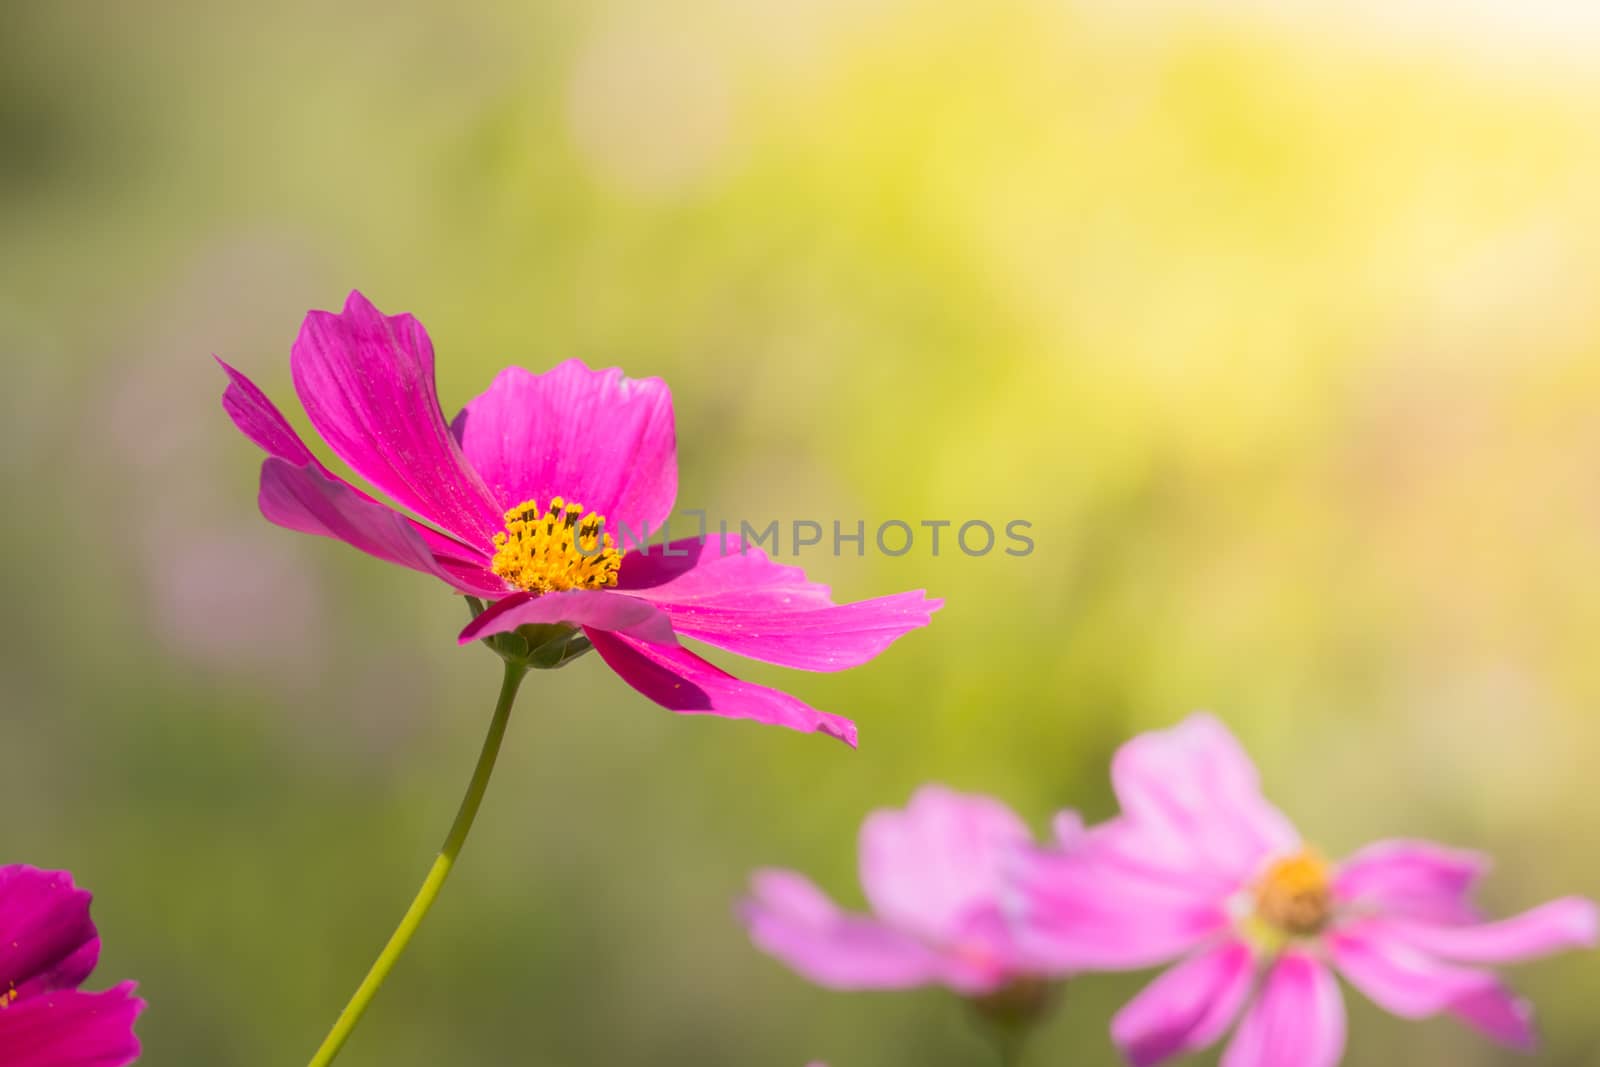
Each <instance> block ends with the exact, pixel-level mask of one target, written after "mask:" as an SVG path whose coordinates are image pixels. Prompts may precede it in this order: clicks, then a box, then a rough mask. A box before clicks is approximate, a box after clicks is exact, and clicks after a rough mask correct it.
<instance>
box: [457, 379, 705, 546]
mask: <svg viewBox="0 0 1600 1067" xmlns="http://www.w3.org/2000/svg"><path fill="white" fill-rule="evenodd" d="M451 429H452V430H453V431H454V433H455V435H456V438H457V439H458V440H459V441H460V442H461V450H462V451H463V452H464V453H465V454H466V457H467V460H468V461H469V462H470V463H471V464H472V465H473V467H474V468H476V469H477V471H478V473H479V474H480V475H482V477H483V480H484V481H485V482H486V483H487V484H488V486H489V488H490V490H491V491H492V492H493V493H494V497H495V499H496V500H497V501H498V502H499V504H500V506H501V509H502V510H505V509H509V508H511V507H514V506H515V505H517V504H520V503H522V502H523V501H526V500H537V501H538V502H539V503H540V504H543V505H546V506H548V505H549V503H550V498H551V497H556V496H559V497H564V498H565V499H566V500H567V501H568V502H572V501H576V502H577V503H579V504H582V505H583V506H584V507H585V508H588V509H589V510H590V511H595V512H598V513H599V514H601V515H603V516H604V517H605V519H606V522H607V524H608V528H609V529H610V531H611V533H612V536H614V537H616V538H617V541H618V543H619V544H622V543H624V538H625V537H631V538H632V539H633V540H634V541H635V542H643V541H644V540H646V539H647V538H648V537H649V536H650V534H649V530H652V529H655V528H656V527H659V526H660V525H661V523H662V522H664V521H665V520H666V518H667V516H668V515H670V514H671V512H672V505H673V501H674V500H676V499H677V496H678V452H677V431H676V429H675V427H674V425H673V419H672V393H671V392H670V391H669V390H668V389H667V386H666V383H665V382H663V381H661V379H659V378H642V379H641V378H627V377H624V376H623V373H622V371H620V370H618V369H616V368H612V369H610V370H590V369H589V368H588V367H587V366H585V365H584V363H583V361H581V360H577V359H569V360H567V361H566V362H565V363H562V364H560V365H559V366H557V367H554V368H552V369H550V370H548V371H546V372H545V373H543V374H534V373H532V372H530V371H526V370H523V369H522V368H521V367H508V368H506V369H505V370H503V371H501V372H500V374H499V375H498V376H497V377H496V378H495V380H494V383H493V384H492V385H490V386H489V389H488V391H487V392H485V393H483V394H482V395H481V396H479V397H477V398H476V399H474V400H473V401H472V402H471V403H469V404H468V405H467V406H466V407H465V408H463V409H462V410H461V414H459V415H457V416H456V419H455V422H454V423H453V424H452V426H451ZM647 527H648V529H647Z"/></svg>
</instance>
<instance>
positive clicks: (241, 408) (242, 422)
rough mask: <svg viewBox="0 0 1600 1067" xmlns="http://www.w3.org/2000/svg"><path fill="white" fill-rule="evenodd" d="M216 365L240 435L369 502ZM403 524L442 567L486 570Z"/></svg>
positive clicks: (478, 560)
mask: <svg viewBox="0 0 1600 1067" xmlns="http://www.w3.org/2000/svg"><path fill="white" fill-rule="evenodd" d="M217 364H218V365H219V366H221V367H222V369H223V371H224V372H226V373H227V375H228V388H227V389H226V390H225V391H224V392H223V394H222V408H223V410H224V411H226V412H227V413H228V417H229V418H231V419H232V420H233V424H234V425H235V426H237V427H238V428H239V431H240V432H241V433H243V434H244V435H245V436H246V437H248V438H249V439H250V440H251V441H254V442H255V443H256V445H257V446H259V447H260V448H261V450H262V451H264V452H266V453H267V454H268V455H269V456H276V457H277V458H278V459H281V460H284V461H285V462H287V463H288V464H289V465H290V466H291V467H304V466H306V465H307V464H310V465H311V466H313V467H315V468H316V470H317V472H318V473H319V474H321V475H323V476H324V477H326V478H328V479H329V480H330V481H335V482H338V483H339V484H341V485H346V486H349V488H350V491H351V492H353V493H355V494H356V495H357V496H359V497H360V498H361V499H363V500H372V497H370V496H369V495H368V494H366V493H364V492H362V491H361V490H360V489H358V488H356V487H355V486H353V485H350V483H349V482H346V481H345V480H344V479H343V478H340V477H339V476H338V475H336V474H334V473H333V472H332V471H331V470H329V469H328V468H327V467H325V466H324V465H323V464H322V461H321V460H319V459H317V457H316V456H314V455H312V453H311V449H309V448H307V447H306V443H305V442H304V441H303V440H301V438H300V435H299V434H297V433H295V432H294V427H292V426H290V425H289V420H288V419H285V418H284V417H283V413H282V412H280V411H279V410H278V409H277V408H276V407H275V406H274V405H273V403H272V401H271V400H269V399H267V395H266V394H265V393H263V392H262V391H261V389H260V388H259V387H258V386H257V385H256V383H255V382H252V381H251V380H250V379H249V378H247V377H245V376H244V375H243V374H241V373H240V372H239V371H237V370H235V369H234V368H232V367H230V366H229V365H228V364H226V363H224V362H223V361H222V360H220V359H219V360H217ZM374 503H376V501H374ZM406 521H407V522H408V523H410V524H411V526H412V528H413V529H415V530H416V531H417V534H418V535H419V536H420V537H421V538H422V539H423V541H425V542H427V545H428V548H429V550H430V551H432V552H433V554H434V556H436V557H438V558H439V560H440V562H441V563H442V564H444V565H446V566H451V567H453V568H456V569H462V570H468V569H471V568H473V567H477V568H479V569H486V566H485V565H486V564H487V563H488V560H489V557H488V555H487V554H485V553H484V552H483V551H482V550H480V549H478V548H474V547H472V546H470V545H465V544H462V543H461V542H460V541H457V540H456V539H455V538H453V537H450V536H448V535H446V534H442V533H440V532H439V531H438V530H435V529H433V528H432V527H429V526H424V525H423V524H422V523H420V522H416V521H414V520H412V519H410V518H407V519H406ZM493 581H494V582H495V583H496V588H498V589H502V590H503V587H504V583H503V582H500V580H499V579H497V578H496V579H493ZM497 595H500V594H497Z"/></svg>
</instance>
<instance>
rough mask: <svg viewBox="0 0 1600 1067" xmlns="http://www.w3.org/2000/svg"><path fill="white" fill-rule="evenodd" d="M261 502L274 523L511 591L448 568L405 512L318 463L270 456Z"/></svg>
mask: <svg viewBox="0 0 1600 1067" xmlns="http://www.w3.org/2000/svg"><path fill="white" fill-rule="evenodd" d="M260 504H261V514H263V515H265V516H266V517H267V519H268V521H270V522H273V523H276V524H277V525H279V526H282V527H284V528H286V529H290V530H297V531H299V532H300V533H308V534H316V535H318V536H319V537H331V538H333V539H334V540H336V541H343V542H344V543H345V544H347V545H350V546H351V547H353V548H358V549H360V550H361V551H362V552H365V553H367V554H368V555H369V556H376V557H377V558H378V559H381V560H385V561H387V562H389V563H398V564H400V565H401V566H402V567H410V568H411V569H412V570H417V571H421V572H422V573H424V574H431V575H433V576H434V577H435V578H438V579H440V580H441V581H444V582H447V583H449V584H450V586H451V587H453V588H455V589H457V590H459V591H460V592H463V593H468V594H472V595H477V596H503V595H505V583H504V582H502V581H501V580H500V579H499V578H497V577H495V576H494V575H493V574H491V573H490V572H488V571H486V570H483V569H481V568H473V567H469V566H466V565H462V566H461V567H459V568H451V567H447V566H446V565H445V564H444V563H443V562H441V561H439V560H436V559H435V558H434V555H433V553H432V552H431V551H429V550H428V546H427V544H425V543H424V542H423V540H422V537H421V536H420V535H418V533H417V531H416V528H415V525H414V524H413V523H412V522H410V521H409V520H408V519H406V517H405V516H403V515H401V514H400V513H399V512H396V511H392V510H391V509H389V508H386V507H384V506H383V505H382V504H379V503H378V502H377V501H375V500H371V499H367V498H364V497H362V496H361V495H360V494H359V493H357V492H356V491H355V490H354V489H352V488H351V487H350V486H348V485H346V484H344V483H343V482H337V481H334V480H333V479H331V478H329V477H327V476H326V475H324V474H321V473H320V472H318V471H317V470H316V469H315V468H314V467H311V466H305V467H293V466H290V465H289V464H288V463H287V462H285V461H284V460H281V459H270V458H269V459H268V460H266V461H265V462H264V463H262V465H261V494H260Z"/></svg>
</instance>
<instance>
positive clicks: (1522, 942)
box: [1382, 897, 1596, 963]
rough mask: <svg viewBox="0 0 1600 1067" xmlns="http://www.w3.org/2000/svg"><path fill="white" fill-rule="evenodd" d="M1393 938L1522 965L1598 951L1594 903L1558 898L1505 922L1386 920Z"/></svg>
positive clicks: (1454, 955) (1468, 957) (1471, 958)
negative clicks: (1568, 953) (1567, 953)
mask: <svg viewBox="0 0 1600 1067" xmlns="http://www.w3.org/2000/svg"><path fill="white" fill-rule="evenodd" d="M1382 925H1383V928H1384V930H1385V931H1387V932H1388V933H1389V935H1390V936H1393V937H1395V938H1398V939H1399V940H1401V941H1404V942H1405V943H1406V944H1409V945H1412V946H1414V947H1416V948H1418V949H1420V950H1422V951H1423V952H1429V953H1433V954H1434V955H1437V956H1443V957H1445V958H1446V959H1452V960H1461V961H1462V962H1466V963H1520V962H1522V961H1524V960H1532V959H1538V958H1539V957H1541V956H1548V955H1551V954H1552V953H1556V952H1565V951H1567V950H1569V949H1576V948H1594V947H1595V940H1596V913H1595V906H1594V902H1593V901H1589V900H1584V899H1582V898H1580V897H1567V898H1565V899H1562V900H1552V901H1550V902H1549V903H1548V904H1542V905H1540V906H1539V907H1537V908H1533V909H1532V910H1530V911H1525V912H1523V913H1522V914H1521V915H1516V916H1513V917H1511V918H1509V919H1501V920H1500V921H1499V922H1487V923H1472V924H1470V925H1443V924H1439V923H1428V922H1417V921H1415V920H1404V919H1394V920H1390V921H1386V922H1383V924H1382Z"/></svg>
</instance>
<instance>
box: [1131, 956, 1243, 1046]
mask: <svg viewBox="0 0 1600 1067" xmlns="http://www.w3.org/2000/svg"><path fill="white" fill-rule="evenodd" d="M1254 977H1255V958H1254V955H1253V954H1252V953H1251V951H1250V947H1249V946H1248V945H1246V944H1244V943H1243V942H1242V941H1236V940H1232V939H1230V940H1227V941H1224V942H1222V943H1221V944H1218V945H1215V946H1213V947H1211V948H1207V949H1204V950H1202V951H1200V952H1198V953H1196V954H1195V955H1193V956H1191V957H1189V958H1188V959H1186V960H1184V961H1183V962H1182V963H1179V964H1178V965H1177V966H1175V967H1173V968H1172V969H1170V970H1168V971H1167V972H1166V973H1164V974H1162V975H1161V976H1160V977H1159V978H1157V979H1156V980H1155V981H1153V982H1151V983H1150V984H1149V985H1147V986H1145V988H1144V990H1143V991H1142V992H1140V993H1139V995H1138V996H1136V997H1134V998H1133V999H1132V1000H1130V1001H1129V1002H1128V1003H1127V1005H1126V1006H1125V1007H1123V1009H1122V1010H1121V1011H1119V1012H1118V1013H1117V1014H1116V1017H1115V1018H1113V1019H1112V1020H1111V1037H1112V1040H1114V1041H1115V1042H1116V1043H1117V1047H1118V1048H1119V1049H1121V1050H1122V1055H1123V1057H1124V1058H1125V1059H1127V1061H1128V1062H1129V1063H1130V1064H1132V1065H1133V1067H1153V1065H1154V1064H1158V1063H1162V1062H1164V1061H1166V1060H1169V1059H1171V1058H1173V1057H1174V1056H1181V1055H1184V1054H1186V1053H1190V1052H1198V1051H1199V1050H1201V1049H1204V1048H1208V1047H1210V1046H1211V1045H1212V1044H1213V1043H1214V1042H1216V1040H1217V1039H1218V1038H1220V1037H1221V1036H1222V1035H1223V1033H1224V1032H1226V1031H1227V1029H1228V1027H1230V1026H1232V1025H1233V1021H1234V1020H1235V1019H1236V1018H1238V1016H1239V1011H1240V1009H1241V1008H1243V1007H1244V1003H1245V1000H1246V999H1247V998H1248V997H1249V995H1250V989H1251V986H1252V984H1253V981H1254Z"/></svg>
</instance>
